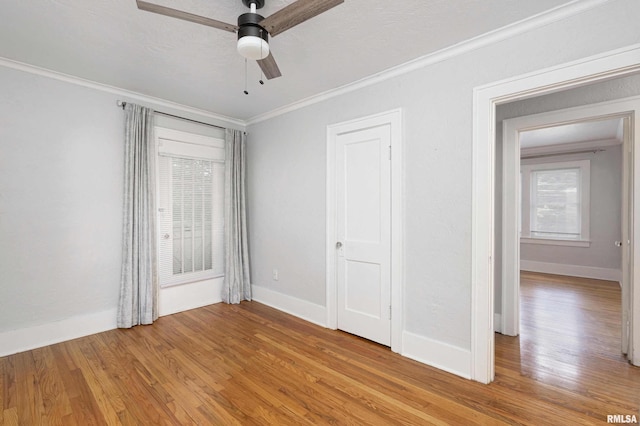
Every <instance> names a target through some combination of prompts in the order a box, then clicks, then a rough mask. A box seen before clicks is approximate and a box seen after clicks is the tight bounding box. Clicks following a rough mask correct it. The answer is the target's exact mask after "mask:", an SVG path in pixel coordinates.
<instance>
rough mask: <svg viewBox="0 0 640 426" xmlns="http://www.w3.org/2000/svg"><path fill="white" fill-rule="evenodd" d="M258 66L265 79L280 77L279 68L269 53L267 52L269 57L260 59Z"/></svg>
mask: <svg viewBox="0 0 640 426" xmlns="http://www.w3.org/2000/svg"><path fill="white" fill-rule="evenodd" d="M258 65H260V69H262V72H263V73H264V75H265V77H267V79H269V80H271V79H272V78H278V77H280V76H282V73H281V72H280V68H278V64H276V60H275V59H274V58H273V55H272V54H271V52H269V56H267V57H266V58H264V59H260V60H259V61H258Z"/></svg>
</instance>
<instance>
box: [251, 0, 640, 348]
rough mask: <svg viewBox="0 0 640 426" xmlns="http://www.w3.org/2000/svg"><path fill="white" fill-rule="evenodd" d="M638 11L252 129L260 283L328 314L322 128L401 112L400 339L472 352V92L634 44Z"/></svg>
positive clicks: (617, 5)
mask: <svg viewBox="0 0 640 426" xmlns="http://www.w3.org/2000/svg"><path fill="white" fill-rule="evenodd" d="M639 13H640V2H637V1H635V0H618V1H612V2H609V3H607V4H605V5H602V6H600V7H598V8H596V9H593V10H589V11H587V12H584V13H582V14H580V15H578V16H575V17H572V18H569V19H566V20H562V21H558V22H554V23H551V24H549V25H546V26H544V27H542V28H539V29H536V30H532V31H530V32H527V33H524V34H520V35H516V36H513V37H511V38H509V39H508V40H504V41H501V42H499V43H495V44H493V45H491V46H488V47H483V48H479V49H476V50H474V51H471V52H468V53H466V54H463V55H460V56H456V57H454V58H451V59H448V60H443V61H441V62H438V63H435V64H432V65H430V66H427V67H425V68H423V69H419V70H416V71H414V72H411V73H407V74H404V75H400V76H397V77H394V78H392V79H389V80H386V81H383V82H380V83H377V84H375V85H372V86H369V87H365V88H362V89H359V90H357V91H354V92H351V93H347V94H344V95H341V96H338V97H335V98H331V99H328V100H326V101H323V102H321V103H317V104H314V105H311V106H308V107H305V108H302V109H299V110H296V111H292V112H289V113H287V114H284V115H281V116H278V117H275V118H272V119H269V120H267V121H264V122H259V123H256V124H253V125H250V126H249V132H250V139H249V147H248V163H249V165H248V168H249V176H248V188H249V195H248V197H249V207H250V210H249V223H250V224H249V226H250V230H249V244H250V252H251V255H252V265H251V272H252V281H253V283H254V284H256V285H259V286H264V287H266V288H268V289H271V290H275V291H278V292H281V293H284V294H286V295H288V296H293V297H296V298H299V299H303V300H306V301H309V302H313V303H316V304H321V305H324V304H325V278H326V276H325V266H324V263H325V241H324V237H325V207H326V200H325V194H326V186H325V179H326V173H325V167H326V160H327V159H326V153H325V150H326V127H327V125H329V124H333V123H337V122H342V121H346V120H349V119H353V118H357V117H363V116H366V115H369V114H374V113H378V112H381V111H386V110H390V109H393V108H402V111H403V120H404V146H405V158H404V208H405V217H404V220H405V233H404V237H405V260H404V267H405V270H404V272H405V283H404V294H405V301H406V302H405V309H404V316H405V317H404V323H405V329H406V331H409V332H412V333H415V334H417V335H420V336H424V337H426V338H429V339H433V340H435V341H439V342H442V343H448V344H451V345H454V346H457V347H460V348H465V349H469V348H470V344H471V319H470V312H471V304H470V301H471V184H472V176H471V154H472V145H471V138H472V120H473V111H472V109H473V88H474V87H477V86H480V85H484V84H487V83H490V82H493V81H497V80H501V79H505V78H508V77H510V76H515V75H519V74H523V73H526V72H530V71H533V70H537V69H541V68H545V67H549V66H552V65H556V64H560V63H563V62H568V61H571V60H576V59H579V58H583V57H587V56H590V55H593V54H596V53H599V52H603V51H607V50H611V49H614V48H618V47H621V46H625V45H629V44H633V43H637V42H639V41H640V31H639V30H638V27H637V25H636V22H635V20H636V19H635V17H636V16H638V14H639ZM274 267H278V269H279V271H280V279H279V281H273V280H272V277H271V271H272V269H273V268H274Z"/></svg>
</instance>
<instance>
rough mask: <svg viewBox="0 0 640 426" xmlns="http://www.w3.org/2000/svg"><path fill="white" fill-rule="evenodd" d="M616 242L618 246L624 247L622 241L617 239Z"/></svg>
mask: <svg viewBox="0 0 640 426" xmlns="http://www.w3.org/2000/svg"><path fill="white" fill-rule="evenodd" d="M614 244H615V245H616V247H622V241H616V242H615V243H614Z"/></svg>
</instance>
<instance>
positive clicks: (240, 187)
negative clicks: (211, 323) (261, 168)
mask: <svg viewBox="0 0 640 426" xmlns="http://www.w3.org/2000/svg"><path fill="white" fill-rule="evenodd" d="M225 140H226V144H225V164H224V166H225V194H224V225H225V245H224V246H225V247H224V248H225V272H224V287H223V289H222V300H223V301H224V302H225V303H240V301H242V300H251V282H250V281H251V280H250V277H249V250H248V244H247V215H246V203H245V150H246V135H245V134H244V132H241V131H239V130H232V129H227V130H226V132H225Z"/></svg>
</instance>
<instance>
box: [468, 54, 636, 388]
mask: <svg viewBox="0 0 640 426" xmlns="http://www.w3.org/2000/svg"><path fill="white" fill-rule="evenodd" d="M639 71H640V44H634V45H631V46H627V47H624V48H621V49H616V50H612V51H609V52H605V53H602V54H599V55H595V56H591V57H588V58H583V59H580V60H577V61H573V62H569V63H566V64H562V65H559V66H555V67H552V68H546V69H543V70H538V71H535V72H532V73H528V74H525V75H520V76H516V77H512V78H509V79H507V80H503V81H498V82H493V83H490V84H488V85H484V86H480V87H476V88H474V90H473V134H472V137H473V140H472V189H471V192H472V203H471V204H472V207H471V221H472V225H471V226H472V230H471V324H470V327H471V378H472V379H473V380H476V381H479V382H481V383H490V382H492V381H493V380H494V377H495V336H494V324H493V321H494V286H495V282H494V272H495V271H494V259H493V256H494V238H495V217H494V199H495V164H494V163H495V144H496V140H495V139H496V135H495V110H496V105H499V104H502V103H507V102H512V101H516V100H523V99H527V98H530V97H533V96H538V95H542V94H548V93H552V92H558V91H561V90H566V89H570V88H575V87H579V86H582V85H585V84H589V83H594V82H597V81H604V80H607V79H612V78H616V77H623V76H627V75H630V74H634V73H638V72H639ZM638 165H640V149H637V150H635V152H634V166H635V168H636V169H639V168H640V167H638ZM633 185H634V188H635V190H634V191H635V194H634V195H635V196H634V200H633V203H634V212H635V214H636V216H639V215H640V193H639V192H640V173H636V175H635V176H634V181H633ZM633 223H634V230H633V235H634V236H640V217H635V218H634V221H633ZM639 244H640V238H635V240H634V247H632V252H633V271H632V274H633V276H640V247H638V245H639ZM635 285H636V286H638V283H635ZM633 293H634V294H633V295H632V297H631V304H632V310H631V312H630V314H631V315H632V319H631V327H632V330H631V333H632V336H633V348H630V349H633V354H634V355H633V362H634V364H640V324H638V326H637V327H633V325H634V322H640V289H639V290H638V291H634V292H633Z"/></svg>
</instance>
